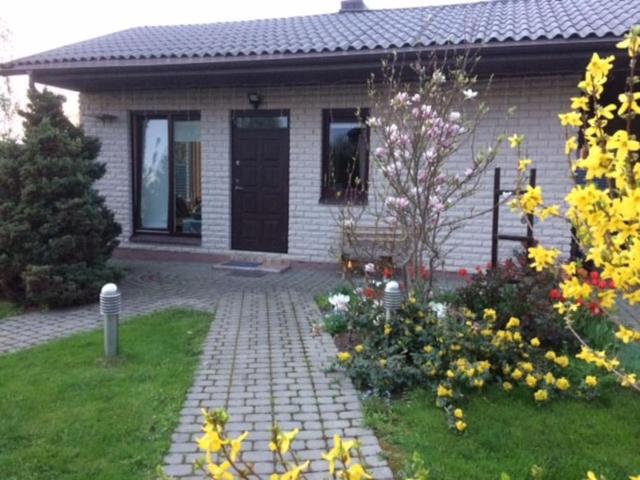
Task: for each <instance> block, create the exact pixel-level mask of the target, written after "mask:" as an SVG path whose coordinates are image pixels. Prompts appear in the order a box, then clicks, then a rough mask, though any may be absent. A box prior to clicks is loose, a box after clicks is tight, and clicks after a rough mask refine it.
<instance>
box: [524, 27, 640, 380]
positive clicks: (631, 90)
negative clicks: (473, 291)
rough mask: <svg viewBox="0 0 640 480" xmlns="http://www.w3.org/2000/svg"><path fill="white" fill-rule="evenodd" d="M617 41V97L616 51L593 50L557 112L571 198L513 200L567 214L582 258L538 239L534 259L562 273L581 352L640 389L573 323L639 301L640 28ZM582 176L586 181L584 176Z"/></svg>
mask: <svg viewBox="0 0 640 480" xmlns="http://www.w3.org/2000/svg"><path fill="white" fill-rule="evenodd" d="M618 48H620V49H622V50H624V51H625V52H626V53H627V54H628V58H629V73H628V76H627V81H626V86H625V88H624V91H622V92H618V93H619V95H618V96H617V101H614V102H611V103H608V102H606V101H605V98H606V96H605V95H604V93H605V89H609V88H610V83H607V82H608V79H609V74H610V72H611V70H612V68H613V65H614V61H615V57H614V56H613V55H611V56H609V57H606V58H601V57H600V56H599V55H598V54H597V53H594V54H593V56H592V58H591V61H590V62H589V65H588V66H587V69H586V73H585V76H584V78H583V79H582V80H581V81H580V83H579V84H578V89H579V91H580V93H579V95H578V96H576V97H573V98H571V111H570V112H567V113H561V114H560V115H559V117H560V122H561V124H562V125H563V126H564V127H565V128H566V145H565V154H566V156H567V160H568V163H569V170H570V172H571V176H572V178H573V179H574V181H575V185H574V186H573V188H572V190H571V191H570V192H569V194H568V195H567V196H566V198H565V202H566V203H565V204H564V205H547V204H546V203H545V201H544V196H543V191H542V189H541V188H536V189H531V188H530V189H529V190H528V191H527V192H526V193H525V194H524V195H523V196H521V197H520V198H518V199H516V200H514V204H515V206H516V207H518V208H519V209H520V210H521V211H522V213H523V214H532V215H534V216H536V217H539V218H542V219H544V218H545V217H546V216H549V215H554V216H559V217H562V218H564V219H565V220H566V221H567V223H568V224H569V226H570V227H571V228H572V231H573V232H575V235H574V241H575V242H576V243H577V244H578V245H579V247H580V250H581V251H582V252H583V257H584V258H583V259H582V260H574V259H569V260H566V261H561V260H560V256H561V252H560V251H559V250H557V249H551V248H546V247H545V246H544V245H538V246H535V247H533V248H529V251H528V255H529V258H530V259H531V266H532V267H533V268H535V269H536V270H538V271H541V270H545V269H553V270H556V271H558V272H559V274H560V275H561V277H562V281H561V283H560V287H559V292H558V294H557V295H556V297H557V298H556V300H557V302H556V303H555V307H556V309H557V310H558V311H559V312H560V313H561V314H563V315H564V317H565V319H566V324H567V327H568V328H569V330H570V331H571V332H572V333H573V334H574V335H575V336H576V337H577V338H578V340H579V341H580V342H581V343H582V351H581V352H580V353H579V354H578V355H577V356H578V358H580V359H582V360H584V361H586V362H588V363H592V364H595V365H597V366H599V367H601V368H603V369H605V370H607V371H609V372H613V373H615V374H616V375H617V376H618V378H619V380H620V383H621V384H622V385H623V386H626V387H631V388H634V389H636V390H638V391H640V384H639V383H638V378H637V374H636V373H633V372H629V371H627V370H626V369H625V368H624V365H622V364H621V362H620V361H619V360H618V359H617V358H615V357H614V356H613V355H612V354H611V353H610V352H606V351H596V350H594V349H593V348H591V346H589V345H588V343H587V342H586V341H585V339H584V338H582V337H581V336H580V335H579V333H578V332H577V331H576V330H575V329H574V328H573V317H574V315H575V312H578V311H579V310H580V309H581V308H583V307H585V306H586V307H589V308H594V307H597V308H598V309H599V310H603V311H610V310H612V309H613V308H615V307H616V304H617V301H618V299H619V297H620V296H622V297H623V299H624V300H625V301H626V302H628V303H629V304H631V305H634V304H638V303H640V141H639V140H638V137H637V134H638V132H639V130H638V129H639V127H640V124H639V123H638V116H639V115H640V104H639V103H638V102H639V101H640V91H638V82H639V80H638V77H637V76H636V64H637V61H638V58H639V57H640V27H635V28H633V29H632V30H631V31H630V32H629V33H628V34H627V36H626V38H625V39H624V40H623V41H622V42H620V43H619V44H618ZM514 146H515V147H519V145H514ZM578 173H581V175H578ZM581 177H582V178H584V181H578V179H579V178H581ZM585 267H588V268H589V269H591V272H590V273H589V272H588V271H587V268H585ZM616 336H617V337H618V339H619V340H620V341H622V342H624V343H631V342H640V331H636V330H633V329H631V328H628V327H625V326H624V325H620V326H619V327H618V332H617V333H616Z"/></svg>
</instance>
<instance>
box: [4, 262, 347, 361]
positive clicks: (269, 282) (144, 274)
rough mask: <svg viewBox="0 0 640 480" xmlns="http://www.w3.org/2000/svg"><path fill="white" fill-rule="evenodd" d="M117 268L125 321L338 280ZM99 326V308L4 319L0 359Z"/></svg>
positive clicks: (332, 276) (202, 267)
mask: <svg viewBox="0 0 640 480" xmlns="http://www.w3.org/2000/svg"><path fill="white" fill-rule="evenodd" d="M121 265H122V266H123V267H124V268H125V270H126V272H127V274H126V277H125V278H124V280H123V281H122V283H121V285H120V288H121V290H122V300H123V307H124V308H123V318H124V319H127V318H129V317H131V316H134V315H138V314H141V313H149V312H153V311H156V310H160V309H165V308H171V307H189V308H196V309H200V310H204V311H213V308H214V303H215V302H216V301H217V300H218V299H219V298H220V297H221V295H223V294H224V293H226V292H238V291H242V290H243V289H246V288H258V289H263V290H269V291H277V290H280V289H294V290H300V289H304V290H305V291H308V292H309V293H320V292H323V291H327V290H328V289H329V288H330V287H331V286H332V285H334V284H335V283H336V281H337V279H338V275H337V273H334V272H327V271H313V270H291V271H288V272H285V273H281V274H277V273H269V274H261V275H260V276H255V273H253V272H249V273H246V272H229V271H226V270H214V269H212V268H211V266H210V265H209V264H206V263H201V264H198V263H174V262H165V263H159V262H127V263H126V264H121ZM98 293H99V292H96V299H97V296H98ZM101 322H102V320H101V318H100V315H99V313H98V305H97V304H92V305H86V306H83V307H75V308H69V309H63V310H54V311H48V312H46V311H45V312H42V311H34V312H30V313H26V314H22V315H18V316H16V317H13V318H6V319H3V320H0V355H2V354H5V353H11V352H15V351H18V350H22V349H24V348H29V347H32V346H35V345H39V344H41V343H44V342H47V341H50V340H54V339H56V338H61V337H66V336H69V335H73V334H75V333H78V332H83V331H87V330H93V329H96V328H100V327H101Z"/></svg>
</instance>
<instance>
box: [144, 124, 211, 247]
mask: <svg viewBox="0 0 640 480" xmlns="http://www.w3.org/2000/svg"><path fill="white" fill-rule="evenodd" d="M133 128H134V130H133V132H134V133H133V140H134V145H133V146H134V148H133V151H134V166H133V171H134V179H135V182H134V188H135V192H134V203H135V208H134V214H135V230H136V233H150V234H153V233H156V234H164V235H184V236H196V237H197V236H200V232H201V230H202V213H201V203H202V187H201V183H202V155H201V150H200V115H199V114H198V113H194V112H191V113H167V114H156V113H153V114H144V113H135V114H134V115H133Z"/></svg>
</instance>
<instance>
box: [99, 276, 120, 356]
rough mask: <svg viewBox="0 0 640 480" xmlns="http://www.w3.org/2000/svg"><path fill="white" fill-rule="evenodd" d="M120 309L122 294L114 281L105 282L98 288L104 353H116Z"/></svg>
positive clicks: (106, 354)
mask: <svg viewBox="0 0 640 480" xmlns="http://www.w3.org/2000/svg"><path fill="white" fill-rule="evenodd" d="M121 310H122V295H121V294H120V290H118V286H117V285H116V284H115V283H107V284H106V285H104V286H103V287H102V289H101V290H100V314H101V315H102V316H103V323H104V354H105V356H107V357H115V356H116V355H118V321H119V319H120V312H121Z"/></svg>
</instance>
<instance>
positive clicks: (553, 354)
mask: <svg viewBox="0 0 640 480" xmlns="http://www.w3.org/2000/svg"><path fill="white" fill-rule="evenodd" d="M544 358H546V359H547V360H549V361H550V362H552V361H554V360H555V359H556V352H554V351H553V350H549V351H548V352H547V353H545V354H544Z"/></svg>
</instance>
